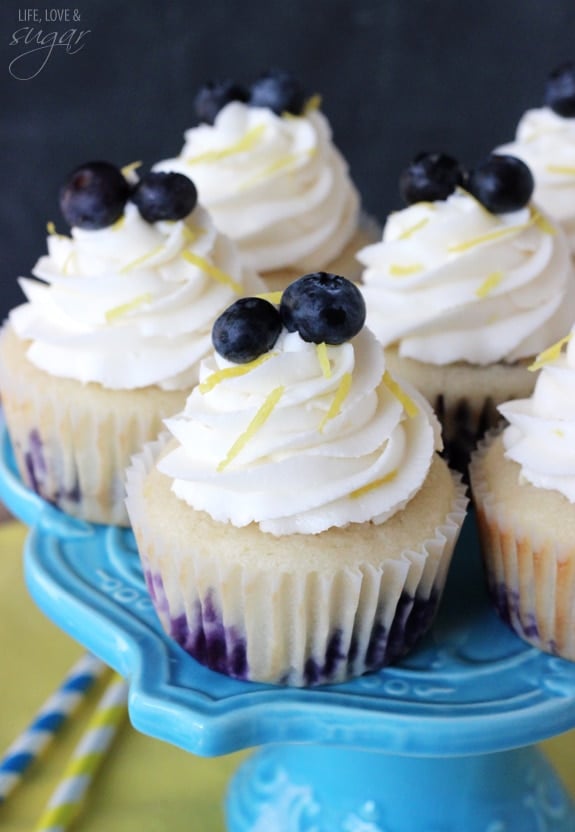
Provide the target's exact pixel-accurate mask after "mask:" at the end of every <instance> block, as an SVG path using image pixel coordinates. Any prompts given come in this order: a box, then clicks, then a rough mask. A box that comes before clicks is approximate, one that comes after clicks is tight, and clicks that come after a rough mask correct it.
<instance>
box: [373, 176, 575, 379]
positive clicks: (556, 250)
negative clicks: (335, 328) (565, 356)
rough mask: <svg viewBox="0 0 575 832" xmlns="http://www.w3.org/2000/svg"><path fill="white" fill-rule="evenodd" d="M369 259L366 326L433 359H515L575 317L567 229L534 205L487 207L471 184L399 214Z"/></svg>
mask: <svg viewBox="0 0 575 832" xmlns="http://www.w3.org/2000/svg"><path fill="white" fill-rule="evenodd" d="M357 257H358V260H360V262H362V263H363V264H364V266H365V270H364V272H363V286H362V287H361V288H362V291H363V294H364V297H365V300H366V304H367V310H368V312H367V325H368V326H369V327H370V328H371V329H372V330H373V332H374V333H375V334H376V335H377V337H378V338H379V339H380V340H381V342H382V343H383V344H384V345H385V346H387V345H390V344H397V345H398V349H399V354H400V355H401V356H406V357H409V358H414V359H417V360H419V361H423V362H426V363H431V364H438V365H442V364H451V363H453V362H457V361H467V362H470V363H473V364H483V365H484V364H490V363H494V362H499V361H505V362H514V361H517V360H518V359H521V358H524V357H529V356H533V355H536V354H537V353H538V352H540V351H541V350H542V349H544V348H545V347H546V346H548V345H549V344H550V343H553V341H555V340H557V339H558V338H559V337H560V336H561V335H562V334H563V333H564V332H565V331H566V330H567V329H568V328H569V327H570V326H571V324H572V322H573V320H574V319H575V277H574V274H573V270H572V266H571V262H570V256H569V251H568V246H567V242H566V239H565V236H564V234H563V232H562V231H561V229H560V228H559V227H558V226H554V225H552V223H551V222H550V221H549V219H548V218H547V217H545V216H544V215H542V214H541V212H539V211H538V210H537V209H536V208H534V207H533V206H529V207H526V208H524V209H522V210H520V211H515V212H512V213H508V214H501V215H495V214H491V213H490V212H488V211H487V210H486V209H485V208H484V207H483V206H482V205H481V204H480V203H479V202H477V201H476V200H475V199H474V198H473V197H472V196H471V195H470V194H468V193H467V192H466V191H463V190H458V191H457V192H455V193H454V194H452V195H451V196H450V197H449V198H448V199H447V200H441V201H437V202H433V203H427V202H420V203H416V204H414V205H411V206H409V207H408V208H405V209H404V210H402V211H397V212H395V213H392V214H391V215H390V216H389V218H388V220H387V223H386V225H385V227H384V230H383V239H382V241H381V242H379V243H376V244H375V245H371V246H367V247H366V248H364V249H362V250H361V251H360V252H358V254H357Z"/></svg>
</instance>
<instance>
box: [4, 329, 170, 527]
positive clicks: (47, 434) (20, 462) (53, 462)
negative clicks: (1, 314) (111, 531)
mask: <svg viewBox="0 0 575 832" xmlns="http://www.w3.org/2000/svg"><path fill="white" fill-rule="evenodd" d="M26 347H27V342H24V341H20V340H19V339H18V338H17V336H16V335H15V334H14V333H13V331H12V329H11V327H10V325H9V324H5V325H4V327H3V328H2V331H1V333H0V386H1V388H2V404H3V409H4V415H5V419H6V424H7V427H8V430H9V432H10V436H11V439H12V443H13V447H14V454H15V457H16V462H17V466H18V470H19V472H20V475H21V477H22V479H23V480H24V482H25V483H26V485H27V486H28V487H29V488H31V489H32V490H33V491H35V492H36V493H37V494H38V495H39V496H40V497H42V498H43V499H45V500H47V501H48V502H50V503H52V504H54V505H55V506H57V507H58V508H60V509H62V510H63V511H66V512H68V513H70V514H71V515H74V516H75V517H79V518H81V519H85V520H88V521H91V522H98V523H104V522H105V523H113V524H118V525H123V526H126V525H128V517H127V514H126V511H125V506H124V471H125V468H126V465H127V464H128V463H129V460H130V457H131V455H132V454H133V453H135V452H136V450H138V449H139V448H140V447H141V446H142V445H143V444H144V443H145V442H147V441H149V440H150V439H151V438H153V437H154V436H156V435H157V433H158V431H159V430H160V429H161V425H162V421H161V419H162V417H163V416H167V415H171V414H172V413H173V412H176V411H177V410H179V409H180V408H181V407H182V406H183V404H184V402H185V397H186V392H185V391H163V390H160V389H159V388H146V389H142V390H127V391H123V390H105V389H104V388H101V387H100V385H82V384H81V383H80V382H75V381H73V380H71V379H61V378H57V377H55V376H51V375H49V374H48V373H45V372H44V371H42V370H39V369H37V368H36V367H34V365H32V364H31V363H30V362H29V361H28V360H27V358H26V354H25V353H26Z"/></svg>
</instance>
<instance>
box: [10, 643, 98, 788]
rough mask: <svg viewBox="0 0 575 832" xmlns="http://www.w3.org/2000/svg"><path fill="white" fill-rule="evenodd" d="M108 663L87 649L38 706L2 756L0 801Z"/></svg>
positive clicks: (15, 784)
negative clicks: (24, 727) (54, 689)
mask: <svg viewBox="0 0 575 832" xmlns="http://www.w3.org/2000/svg"><path fill="white" fill-rule="evenodd" d="M105 670H107V667H106V665H105V664H104V663H103V662H101V661H99V659H96V658H95V656H92V655H91V654H90V653H86V654H85V655H84V656H82V658H81V659H80V660H79V661H77V662H76V664H74V666H73V667H72V668H71V670H70V671H69V672H68V673H67V675H66V677H65V678H64V681H63V682H62V683H61V685H60V686H59V688H58V690H57V691H55V692H54V693H53V694H52V695H51V696H50V697H49V698H48V699H47V700H46V702H45V703H44V704H43V705H42V707H41V708H40V709H39V710H38V712H37V713H36V715H35V716H34V719H33V720H32V722H31V723H30V725H29V726H28V727H27V728H26V729H25V730H24V731H23V732H22V733H21V734H20V736H19V737H17V738H16V739H15V740H14V742H13V743H12V744H11V745H10V746H9V748H8V749H7V751H6V752H5V754H4V756H3V757H2V759H0V804H1V803H3V802H4V800H6V798H7V797H8V795H9V794H10V793H11V792H12V791H13V789H15V788H16V786H17V785H18V784H19V783H20V782H21V780H22V778H23V777H24V774H25V773H26V771H27V769H28V768H29V766H30V765H31V764H32V763H33V762H34V760H36V759H37V758H38V757H39V756H40V755H41V754H42V752H43V751H44V750H45V749H46V748H47V747H48V745H50V743H51V742H52V740H53V739H54V737H55V735H56V732H57V731H58V729H59V728H60V726H61V725H62V724H63V723H64V722H65V721H66V719H68V717H70V716H71V715H72V714H73V713H74V711H75V710H76V709H77V708H78V706H79V705H80V702H81V701H82V699H83V698H84V696H85V695H86V693H87V691H88V690H89V688H90V686H91V685H92V684H93V682H94V681H95V680H96V679H97V678H98V677H99V676H101V675H102V673H103V672H104V671H105Z"/></svg>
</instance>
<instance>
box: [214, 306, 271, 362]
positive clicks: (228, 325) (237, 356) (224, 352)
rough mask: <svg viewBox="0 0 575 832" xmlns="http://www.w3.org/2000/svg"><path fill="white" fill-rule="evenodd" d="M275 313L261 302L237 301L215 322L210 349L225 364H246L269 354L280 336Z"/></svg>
mask: <svg viewBox="0 0 575 832" xmlns="http://www.w3.org/2000/svg"><path fill="white" fill-rule="evenodd" d="M281 328H282V323H281V318H280V314H279V312H278V310H277V309H276V307H275V306H273V305H272V304H271V303H269V301H267V300H264V299H263V298H240V299H239V300H237V301H236V302H235V303H232V305H231V306H228V308H227V309H226V310H224V312H222V314H221V315H220V316H219V318H217V319H216V321H215V323H214V325H213V327H212V343H213V345H214V349H215V350H216V352H217V353H219V354H220V355H221V356H223V358H227V359H228V361H234V362H235V363H236V364H247V362H248V361H253V360H254V359H256V358H258V356H260V355H263V353H265V352H267V351H268V350H271V348H272V347H273V345H274V344H275V342H276V341H277V339H278V336H279V334H280V332H281Z"/></svg>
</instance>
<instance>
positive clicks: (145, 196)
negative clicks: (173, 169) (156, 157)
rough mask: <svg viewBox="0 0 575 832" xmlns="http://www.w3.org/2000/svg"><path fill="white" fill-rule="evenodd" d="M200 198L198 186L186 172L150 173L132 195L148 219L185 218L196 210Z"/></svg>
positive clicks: (155, 220) (153, 220)
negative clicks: (185, 174)
mask: <svg viewBox="0 0 575 832" xmlns="http://www.w3.org/2000/svg"><path fill="white" fill-rule="evenodd" d="M197 201H198V192H197V190H196V186H195V185H194V183H193V182H192V180H191V179H188V177H187V176H184V175H183V173H162V172H152V173H148V174H147V175H146V176H144V177H142V179H140V181H139V182H138V184H137V185H136V187H135V189H134V192H133V194H132V202H134V203H135V204H136V206H137V208H138V211H139V212H140V214H141V215H142V217H143V218H144V219H145V220H146V222H159V221H160V220H181V219H183V218H184V217H187V216H188V214H191V213H192V211H193V210H194V208H195V207H196V203H197Z"/></svg>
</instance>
